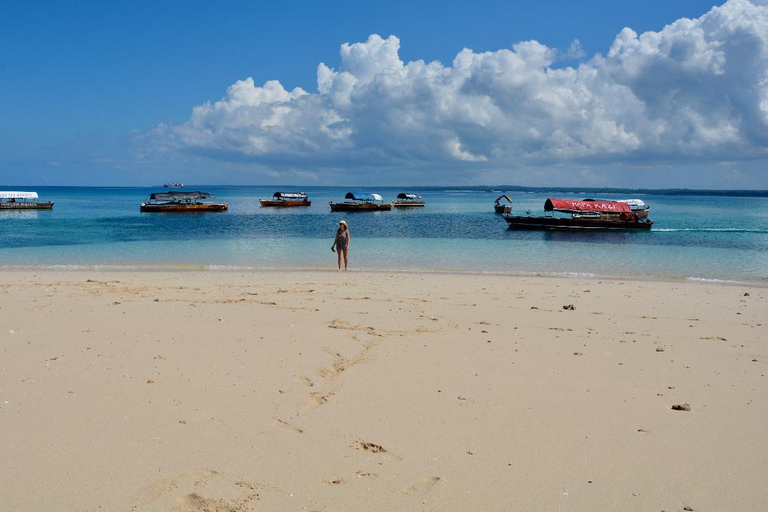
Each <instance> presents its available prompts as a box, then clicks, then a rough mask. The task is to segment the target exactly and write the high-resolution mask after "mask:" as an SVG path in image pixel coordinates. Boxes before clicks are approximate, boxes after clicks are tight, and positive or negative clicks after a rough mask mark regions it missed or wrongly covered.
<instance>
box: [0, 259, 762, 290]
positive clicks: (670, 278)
mask: <svg viewBox="0 0 768 512" xmlns="http://www.w3.org/2000/svg"><path fill="white" fill-rule="evenodd" d="M14 272H18V273H30V272H41V273H43V272H45V273H48V272H50V273H55V272H62V273H68V272H72V273H81V272H105V273H121V272H125V273H129V274H131V273H137V274H140V273H152V274H157V273H165V272H167V273H196V272H200V273H209V272H210V273H219V272H220V273H224V274H226V273H237V272H241V273H249V274H258V273H281V272H283V273H290V274H295V273H302V272H310V273H311V272H320V273H324V272H329V273H336V267H335V266H332V265H327V266H323V267H262V266H238V265H186V264H185V265H174V264H169V265H145V266H140V265H137V266H130V265H127V266H126V265H98V264H96V265H41V266H25V265H0V275H2V274H7V273H14ZM348 273H355V274H361V273H363V274H364V273H370V274H377V275H380V274H410V275H419V274H424V275H448V276H454V275H455V276H463V275H466V276H498V277H518V278H537V277H540V278H544V279H585V280H606V281H622V280H624V281H633V282H652V283H653V282H659V283H699V284H711V285H723V286H747V287H752V288H768V278H763V279H759V278H755V279H748V278H745V279H744V280H738V279H724V278H715V277H713V278H707V277H692V276H677V275H646V274H632V275H616V274H594V273H591V272H558V271H552V272H546V271H537V272H534V271H507V272H504V271H497V270H456V269H434V268H433V269H422V268H352V269H350V270H349V272H348Z"/></svg>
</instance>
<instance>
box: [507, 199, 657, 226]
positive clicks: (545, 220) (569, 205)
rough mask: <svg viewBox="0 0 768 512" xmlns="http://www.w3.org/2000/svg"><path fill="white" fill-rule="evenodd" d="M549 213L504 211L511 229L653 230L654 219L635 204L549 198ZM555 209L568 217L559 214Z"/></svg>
mask: <svg viewBox="0 0 768 512" xmlns="http://www.w3.org/2000/svg"><path fill="white" fill-rule="evenodd" d="M544 211H545V212H551V213H549V214H545V215H531V214H530V211H529V212H528V214H526V215H509V214H504V220H506V221H507V224H508V225H509V229H582V230H583V229H598V230H646V231H647V230H650V229H651V226H652V225H653V221H652V220H650V219H642V218H640V216H639V215H638V214H637V213H635V212H633V211H632V209H631V207H630V206H629V205H628V204H627V203H624V202H619V201H594V200H590V201H584V200H574V199H555V198H549V199H547V200H546V201H545V202H544ZM555 212H557V213H560V214H563V215H565V216H556V215H555Z"/></svg>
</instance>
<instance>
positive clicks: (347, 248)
mask: <svg viewBox="0 0 768 512" xmlns="http://www.w3.org/2000/svg"><path fill="white" fill-rule="evenodd" d="M348 252H349V247H345V248H344V272H346V271H347V253H348ZM339 268H341V263H339Z"/></svg>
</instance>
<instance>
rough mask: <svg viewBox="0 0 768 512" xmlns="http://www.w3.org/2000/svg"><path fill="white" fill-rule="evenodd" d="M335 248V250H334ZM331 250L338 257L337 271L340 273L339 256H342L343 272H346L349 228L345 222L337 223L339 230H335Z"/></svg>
mask: <svg viewBox="0 0 768 512" xmlns="http://www.w3.org/2000/svg"><path fill="white" fill-rule="evenodd" d="M334 248H335V249H334ZM331 250H332V251H333V250H335V251H336V253H337V254H338V256H339V270H338V272H341V255H342V254H343V255H344V272H346V271H347V253H348V252H349V226H347V223H346V221H343V220H340V221H339V229H337V230H336V238H335V239H334V240H333V245H332V246H331Z"/></svg>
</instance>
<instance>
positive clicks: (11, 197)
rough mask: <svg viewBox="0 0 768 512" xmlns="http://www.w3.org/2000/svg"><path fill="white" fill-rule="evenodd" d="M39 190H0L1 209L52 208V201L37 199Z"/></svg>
mask: <svg viewBox="0 0 768 512" xmlns="http://www.w3.org/2000/svg"><path fill="white" fill-rule="evenodd" d="M35 199H38V195H37V192H17V191H12V190H6V191H0V210H50V209H51V208H53V203H52V202H51V201H43V202H41V201H35Z"/></svg>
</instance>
